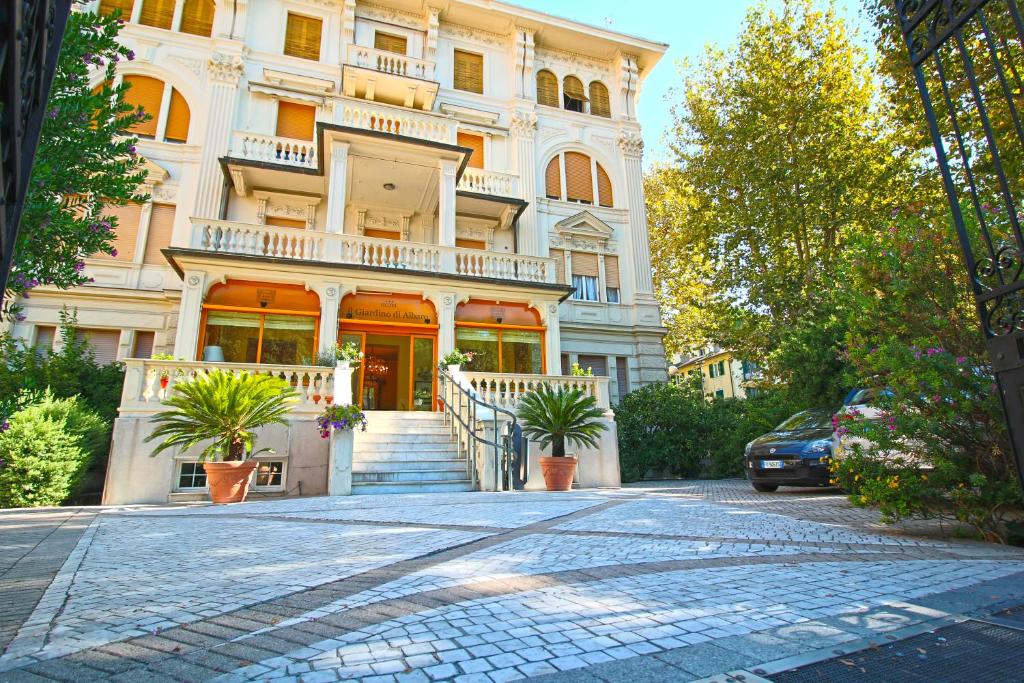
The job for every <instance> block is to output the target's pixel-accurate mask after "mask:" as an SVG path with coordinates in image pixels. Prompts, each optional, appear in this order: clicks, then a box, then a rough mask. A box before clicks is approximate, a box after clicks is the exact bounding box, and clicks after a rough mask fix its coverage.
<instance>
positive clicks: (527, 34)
mask: <svg viewBox="0 0 1024 683" xmlns="http://www.w3.org/2000/svg"><path fill="white" fill-rule="evenodd" d="M512 35H513V41H512V54H514V55H515V58H516V63H515V65H514V66H513V68H514V69H515V72H514V73H515V79H514V80H515V84H516V97H519V98H522V99H524V100H533V101H536V97H537V90H536V88H534V87H533V85H534V80H533V65H534V58H535V54H536V52H535V49H534V48H535V47H536V45H535V43H534V31H533V29H531V28H526V27H523V26H516V27H515V31H514V32H513V34H512Z"/></svg>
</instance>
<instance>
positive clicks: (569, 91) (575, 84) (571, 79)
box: [562, 76, 587, 101]
mask: <svg viewBox="0 0 1024 683" xmlns="http://www.w3.org/2000/svg"><path fill="white" fill-rule="evenodd" d="M562 91H563V92H564V93H565V94H566V95H568V96H569V97H571V98H573V99H574V100H581V101H586V99H587V96H586V95H584V94H583V82H582V81H581V80H580V79H578V78H576V77H575V76H566V77H565V80H564V81H562Z"/></svg>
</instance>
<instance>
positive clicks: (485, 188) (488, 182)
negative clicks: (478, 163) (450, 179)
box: [459, 168, 519, 197]
mask: <svg viewBox="0 0 1024 683" xmlns="http://www.w3.org/2000/svg"><path fill="white" fill-rule="evenodd" d="M459 189H460V190H465V191H466V192H478V193H480V194H493V195H499V196H501V197H518V196H519V178H518V177H517V176H514V175H512V174H511V173H502V172H501V171H485V170H484V169H482V168H466V170H465V171H463V173H462V178H460V179H459Z"/></svg>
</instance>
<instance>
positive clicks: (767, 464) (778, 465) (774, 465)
mask: <svg viewBox="0 0 1024 683" xmlns="http://www.w3.org/2000/svg"><path fill="white" fill-rule="evenodd" d="M785 466H786V463H785V462H783V461H782V460H762V461H761V469H762V470H781V469H782V468H784V467H785Z"/></svg>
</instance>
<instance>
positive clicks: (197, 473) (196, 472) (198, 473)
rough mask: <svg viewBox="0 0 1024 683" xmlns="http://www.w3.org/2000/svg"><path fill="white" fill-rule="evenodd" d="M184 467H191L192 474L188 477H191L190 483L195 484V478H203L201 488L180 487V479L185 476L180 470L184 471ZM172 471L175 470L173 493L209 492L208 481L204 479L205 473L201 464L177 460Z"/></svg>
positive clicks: (193, 461)
mask: <svg viewBox="0 0 1024 683" xmlns="http://www.w3.org/2000/svg"><path fill="white" fill-rule="evenodd" d="M186 465H192V466H193V471H192V473H191V474H190V475H188V476H190V477H191V479H192V483H193V484H195V480H196V478H197V477H202V478H203V485H202V486H182V485H181V479H182V477H183V476H186V475H185V474H184V473H183V472H182V470H183V469H184V467H185V466H186ZM174 469H175V472H174V490H175V491H179V492H183V493H193V492H199V491H209V490H210V485H209V481H208V480H207V478H206V471H205V470H204V469H203V463H201V462H199V461H198V460H178V461H177V466H176V467H175V468H174Z"/></svg>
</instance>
